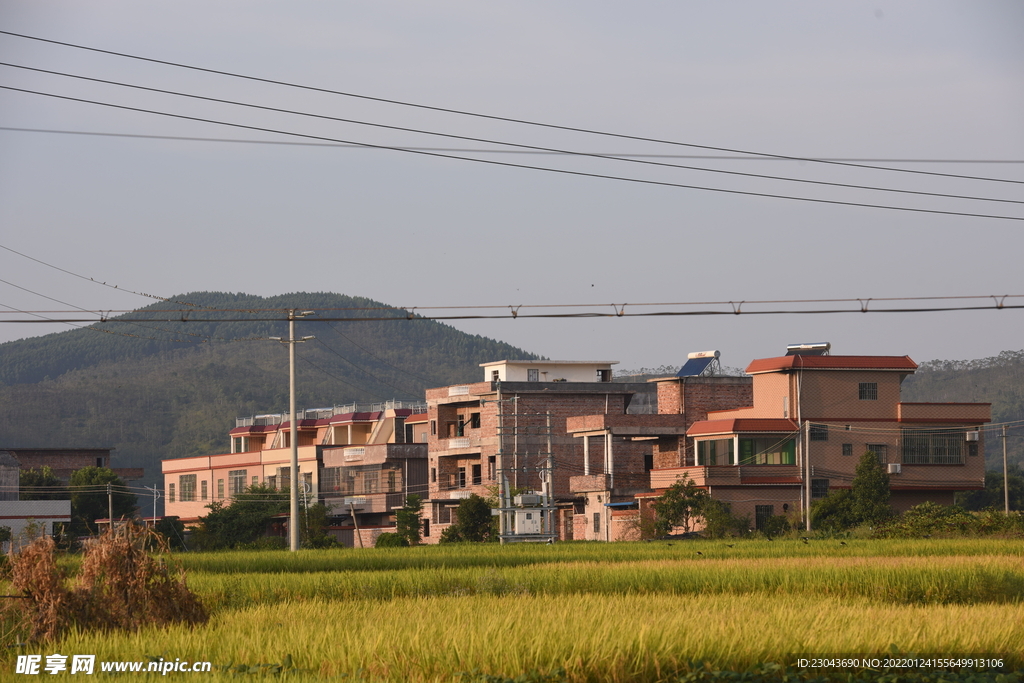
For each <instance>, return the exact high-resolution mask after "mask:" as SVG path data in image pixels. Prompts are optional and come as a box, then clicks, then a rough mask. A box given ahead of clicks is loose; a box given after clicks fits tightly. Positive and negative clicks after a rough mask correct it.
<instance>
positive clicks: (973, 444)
mask: <svg viewBox="0 0 1024 683" xmlns="http://www.w3.org/2000/svg"><path fill="white" fill-rule="evenodd" d="M967 455H968V457H971V458H974V457H977V455H978V442H977V441H968V442H967Z"/></svg>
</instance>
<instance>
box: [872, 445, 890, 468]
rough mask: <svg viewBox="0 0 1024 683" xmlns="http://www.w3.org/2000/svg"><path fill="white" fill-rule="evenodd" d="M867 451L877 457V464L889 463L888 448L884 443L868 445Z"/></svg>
mask: <svg viewBox="0 0 1024 683" xmlns="http://www.w3.org/2000/svg"><path fill="white" fill-rule="evenodd" d="M868 450H869V451H871V452H873V453H874V454H875V455H876V456H877V457H878V462H879V464H881V465H885V464H886V463H888V462H889V446H888V445H886V444H884V443H869V444H868Z"/></svg>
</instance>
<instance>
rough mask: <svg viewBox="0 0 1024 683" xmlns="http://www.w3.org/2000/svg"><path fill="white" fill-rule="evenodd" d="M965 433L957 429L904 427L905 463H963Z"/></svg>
mask: <svg viewBox="0 0 1024 683" xmlns="http://www.w3.org/2000/svg"><path fill="white" fill-rule="evenodd" d="M963 444H964V434H963V432H961V431H959V430H955V429H904V430H903V463H904V464H905V465H963V464H964V448H963Z"/></svg>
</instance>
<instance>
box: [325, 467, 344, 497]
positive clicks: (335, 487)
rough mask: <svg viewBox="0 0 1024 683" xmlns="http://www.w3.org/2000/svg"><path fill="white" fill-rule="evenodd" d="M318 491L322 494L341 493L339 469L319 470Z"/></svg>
mask: <svg viewBox="0 0 1024 683" xmlns="http://www.w3.org/2000/svg"><path fill="white" fill-rule="evenodd" d="M320 490H321V491H322V492H324V493H338V492H339V491H341V468H340V467H325V468H323V469H322V470H320Z"/></svg>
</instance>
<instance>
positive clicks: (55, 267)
mask: <svg viewBox="0 0 1024 683" xmlns="http://www.w3.org/2000/svg"><path fill="white" fill-rule="evenodd" d="M0 249H4V250H6V251H9V252H11V253H12V254H17V255H18V256H21V257H23V258H27V259H28V260H29V261H35V262H36V263H38V264H40V265H44V266H46V267H47V268H53V269H54V270H59V271H60V272H62V273H67V274H68V275H72V276H74V277H77V278H79V279H81V280H86V281H87V282H92V283H94V284H97V285H102V286H104V287H109V288H110V289H116V290H119V291H122V292H127V293H129V294H136V295H138V296H143V297H147V298H150V299H156V300H158V301H166V302H167V303H171V304H178V305H179V306H198V304H193V303H189V302H187V301H172V300H171V299H168V298H167V297H163V296H157V295H155V294H146V293H145V292H136V291H133V290H131V289H125V288H124V287H119V286H118V285H108V284H107V283H106V282H101V281H100V280H97V279H95V278H91V277H86V276H85V275H79V274H78V273H74V272H72V271H70V270H67V269H65V268H61V267H60V266H55V265H53V264H52V263H47V262H46V261H41V260H39V259H37V258H35V257H34V256H29V255H28V254H23V253H22V252H20V251H16V250H14V249H11V248H10V247H5V246H4V245H2V244H0ZM8 284H10V283H8ZM14 286H15V287H17V285H14ZM33 293H35V292H33ZM40 296H42V295H40ZM46 298H48V299H49V297H46ZM52 301H56V299H52ZM59 303H64V302H63V301H61V302H59ZM65 305H67V306H73V304H65Z"/></svg>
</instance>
